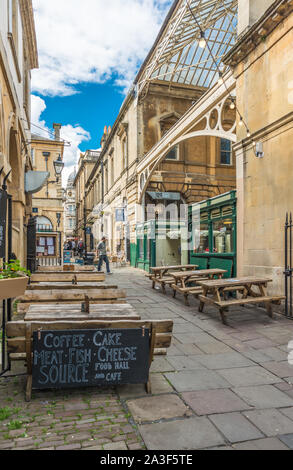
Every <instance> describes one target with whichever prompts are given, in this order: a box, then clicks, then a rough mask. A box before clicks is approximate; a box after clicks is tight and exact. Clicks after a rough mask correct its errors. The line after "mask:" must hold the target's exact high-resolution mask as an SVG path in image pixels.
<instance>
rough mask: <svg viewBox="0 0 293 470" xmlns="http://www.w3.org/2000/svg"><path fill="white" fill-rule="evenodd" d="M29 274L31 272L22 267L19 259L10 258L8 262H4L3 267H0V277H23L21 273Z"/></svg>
mask: <svg viewBox="0 0 293 470" xmlns="http://www.w3.org/2000/svg"><path fill="white" fill-rule="evenodd" d="M24 274H25V275H27V276H30V275H31V273H30V271H28V270H27V269H25V268H22V267H21V265H20V261H19V260H18V259H17V260H11V261H10V263H4V267H2V268H1V269H0V279H14V278H16V277H23V275H24Z"/></svg>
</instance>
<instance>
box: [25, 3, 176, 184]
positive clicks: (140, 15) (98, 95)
mask: <svg viewBox="0 0 293 470" xmlns="http://www.w3.org/2000/svg"><path fill="white" fill-rule="evenodd" d="M171 4H172V0H107V2H105V1H104V0H83V2H80V0H61V1H60V0H50V2H48V1H47V0H33V8H34V16H35V25H36V34H37V44H38V55H39V69H38V70H34V71H32V123H33V124H36V125H37V126H39V127H41V128H44V129H46V130H49V131H51V130H52V124H53V122H58V123H61V124H62V131H61V136H62V137H63V138H64V139H65V140H67V141H70V142H71V147H67V148H66V150H65V155H64V161H65V170H64V172H63V184H66V181H67V177H68V175H69V174H70V173H71V172H72V171H73V168H74V166H76V165H77V162H78V158H79V154H80V151H85V150H86V149H97V148H99V147H100V140H101V136H102V133H103V129H104V126H105V125H107V126H109V125H111V126H112V125H113V123H114V121H115V119H116V117H117V115H118V112H119V109H120V107H121V104H122V102H123V100H124V98H125V95H126V93H127V91H128V90H129V88H130V86H131V85H132V83H133V80H134V78H135V75H136V73H137V71H138V69H139V67H140V65H141V63H142V62H143V60H144V59H145V57H146V55H147V53H148V52H149V50H150V48H151V46H152V44H153V42H154V40H155V38H156V36H157V34H158V32H159V29H160V27H161V25H162V23H163V21H164V18H165V16H166V14H167V12H168V10H169V8H170V6H171ZM57 11H58V14H56V12H57ZM32 130H33V132H35V133H42V134H43V135H46V136H47V137H48V135H49V134H46V133H45V134H44V133H43V132H42V131H41V130H40V129H39V128H37V127H34V126H32Z"/></svg>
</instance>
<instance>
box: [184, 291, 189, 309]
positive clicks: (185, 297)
mask: <svg viewBox="0 0 293 470" xmlns="http://www.w3.org/2000/svg"><path fill="white" fill-rule="evenodd" d="M184 303H185V305H186V307H190V303H189V301H188V294H184Z"/></svg>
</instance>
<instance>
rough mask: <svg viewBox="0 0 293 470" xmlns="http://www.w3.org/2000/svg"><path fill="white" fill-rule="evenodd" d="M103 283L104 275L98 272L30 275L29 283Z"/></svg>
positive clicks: (39, 273) (62, 272)
mask: <svg viewBox="0 0 293 470" xmlns="http://www.w3.org/2000/svg"><path fill="white" fill-rule="evenodd" d="M103 281H105V274H104V273H98V272H72V273H70V272H65V271H60V272H46V273H44V272H43V273H42V272H38V273H36V274H32V275H31V277H30V282H31V283H35V282H71V283H72V284H73V283H78V282H103Z"/></svg>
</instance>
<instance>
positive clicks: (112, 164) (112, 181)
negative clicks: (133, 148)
mask: <svg viewBox="0 0 293 470" xmlns="http://www.w3.org/2000/svg"><path fill="white" fill-rule="evenodd" d="M113 184H114V157H112V158H111V186H113Z"/></svg>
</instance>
